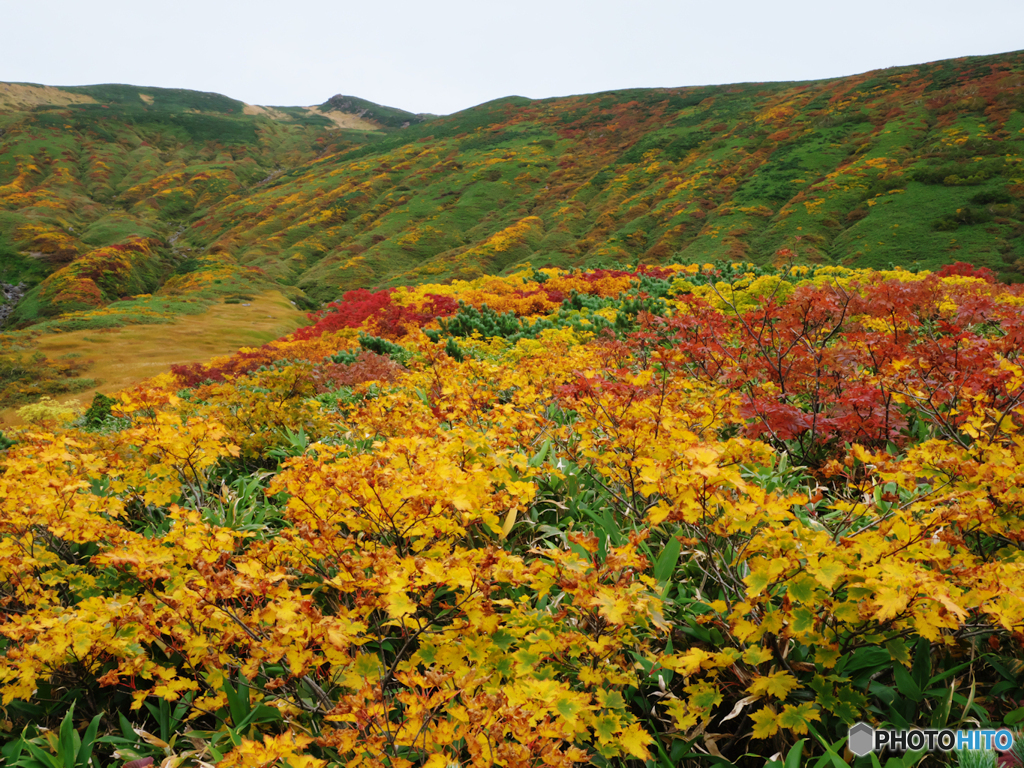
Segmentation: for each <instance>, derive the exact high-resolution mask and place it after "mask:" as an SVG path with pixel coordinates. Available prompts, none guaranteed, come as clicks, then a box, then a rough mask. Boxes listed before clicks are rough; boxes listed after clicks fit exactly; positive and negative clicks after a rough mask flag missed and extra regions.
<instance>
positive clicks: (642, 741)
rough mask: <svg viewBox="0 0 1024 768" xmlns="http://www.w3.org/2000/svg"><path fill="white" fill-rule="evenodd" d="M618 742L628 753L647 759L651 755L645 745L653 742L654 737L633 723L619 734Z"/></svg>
mask: <svg viewBox="0 0 1024 768" xmlns="http://www.w3.org/2000/svg"><path fill="white" fill-rule="evenodd" d="M619 742H620V743H621V744H622V746H623V747H625V749H626V751H627V752H628V753H629V754H631V755H633V756H634V757H636V758H639V759H640V760H647V759H649V758H650V756H651V753H650V750H648V749H647V745H648V744H651V743H653V742H654V739H653V738H651V735H650V734H649V733H647V731H645V730H644V729H643V728H641V727H640V725H639V724H638V723H633V724H632V725H631V726H629V727H628V728H626V729H625V730H624V731H623V732H622V733H621V734H620V735H619Z"/></svg>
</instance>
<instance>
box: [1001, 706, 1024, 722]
mask: <svg viewBox="0 0 1024 768" xmlns="http://www.w3.org/2000/svg"><path fill="white" fill-rule="evenodd" d="M1021 720H1024V707H1020V708H1019V709H1015V710H1013V711H1012V712H1010V713H1009V714H1008V715H1007V716H1006V717H1004V718H1003V722H1004V723H1005V724H1006V725H1016V724H1017V723H1019V722H1020V721H1021Z"/></svg>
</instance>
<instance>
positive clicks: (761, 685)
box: [747, 672, 800, 699]
mask: <svg viewBox="0 0 1024 768" xmlns="http://www.w3.org/2000/svg"><path fill="white" fill-rule="evenodd" d="M798 687H800V683H798V682H797V679H796V678H795V677H793V675H791V674H790V673H789V672H776V673H775V674H773V675H765V676H763V677H758V678H757V679H755V680H754V682H752V683H751V684H750V685H749V686H748V687H747V691H748V692H749V693H751V694H753V695H755V696H774V697H775V698H777V699H784V698H786V695H787V694H788V693H789V692H790V691H791V690H793V689H794V688H798Z"/></svg>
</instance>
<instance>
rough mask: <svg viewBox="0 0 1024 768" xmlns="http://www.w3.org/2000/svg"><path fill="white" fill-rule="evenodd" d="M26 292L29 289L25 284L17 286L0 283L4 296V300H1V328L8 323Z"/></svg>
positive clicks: (0, 290) (0, 289) (0, 291)
mask: <svg viewBox="0 0 1024 768" xmlns="http://www.w3.org/2000/svg"><path fill="white" fill-rule="evenodd" d="M26 290H28V289H27V287H26V286H25V284H24V283H18V284H17V285H11V284H10V283H0V293H2V294H3V296H2V298H0V326H2V325H3V324H4V323H6V322H7V317H8V315H10V314H11V312H13V311H14V308H15V307H16V306H17V305H18V302H19V301H21V298H22V297H23V296H24V295H25V291H26Z"/></svg>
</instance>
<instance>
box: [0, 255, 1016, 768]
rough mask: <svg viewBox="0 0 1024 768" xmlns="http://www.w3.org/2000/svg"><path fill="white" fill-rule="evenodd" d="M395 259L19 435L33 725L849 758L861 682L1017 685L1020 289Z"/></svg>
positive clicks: (985, 721) (398, 757)
mask: <svg viewBox="0 0 1024 768" xmlns="http://www.w3.org/2000/svg"><path fill="white" fill-rule="evenodd" d="M538 291H543V296H544V297H545V299H544V302H541V303H538V302H537V301H535V300H534V297H537V296H540V295H541V294H540V293H538ZM553 291H558V292H559V293H560V295H561V296H562V297H563V298H562V299H561V303H560V304H558V303H554V302H553V301H552V298H551V297H552V296H556V294H554V293H552V292H553ZM379 296H380V295H379V294H378V295H363V294H352V295H350V296H349V300H351V301H353V302H356V303H357V304H358V306H357V307H355V308H354V309H353V308H346V307H345V306H344V303H342V304H341V305H339V308H338V312H339V313H340V314H341V319H340V320H338V322H337V323H335V322H334V321H333V320H332V319H331V317H330V316H329V315H324V316H321V317H320V318H319V319H318V326H319V327H320V328H321V330H322V332H318V333H315V334H313V333H308V332H307V333H299V334H296V336H295V337H293V338H291V339H284V340H281V341H278V342H275V343H272V344H270V345H267V346H266V347H264V348H261V349H260V350H244V351H243V352H242V353H240V355H239V356H238V357H237V358H236V359H235V360H233V361H232V360H227V361H215V362H214V363H213V364H211V365H210V366H208V367H206V368H205V369H189V370H188V371H181V372H179V373H178V376H179V378H177V379H175V378H173V377H166V379H165V380H156V381H154V382H151V383H150V384H149V385H147V386H144V387H140V388H137V389H136V390H133V391H130V392H125V393H122V394H121V395H120V396H119V397H118V398H117V402H116V403H115V404H113V405H111V406H110V419H108V420H107V421H106V422H105V423H108V424H110V425H113V426H111V428H108V429H104V430H100V431H79V430H73V429H68V430H64V431H57V432H32V431H25V432H23V433H22V434H20V435H19V436H18V439H19V442H18V443H16V444H15V445H13V446H11V447H10V448H8V450H7V451H6V453H5V454H4V458H3V474H2V475H0V497H2V498H3V499H4V502H3V512H2V517H0V536H2V538H0V575H2V577H3V578H2V582H0V583H2V584H3V586H0V600H2V601H3V610H4V614H3V624H2V625H0V633H2V637H3V640H2V641H0V643H2V645H0V648H2V650H3V657H2V659H0V691H2V699H0V703H2V706H3V707H4V709H5V712H6V722H7V728H8V733H9V737H8V738H9V739H10V740H11V745H13V746H12V747H11V750H10V751H9V754H11V755H13V754H14V749H15V747H17V748H18V749H22V748H24V750H27V749H28V746H27V745H28V744H30V743H31V744H33V745H34V746H35V747H36V748H37V749H43V750H46V749H47V748H48V747H47V744H49V742H47V741H46V739H45V735H44V734H40V733H38V732H37V731H35V730H33V725H31V724H35V725H36V726H38V725H48V726H49V727H51V728H58V727H59V726H60V724H61V721H62V719H63V718H64V717H65V715H66V713H67V712H69V711H70V708H71V705H72V704H74V706H75V712H74V719H75V720H80V721H81V723H80V724H81V725H82V727H84V726H85V724H86V723H88V722H90V721H92V720H94V719H95V718H96V717H97V716H98V717H99V719H98V720H95V722H96V723H97V724H96V726H95V734H98V735H97V736H96V739H97V742H96V749H97V750H98V752H99V753H101V754H102V758H101V761H103V762H109V757H108V756H109V755H110V754H111V752H110V750H112V749H113V748H114V747H116V748H117V749H118V750H119V754H120V755H122V756H123V757H124V758H125V759H128V758H143V757H153V758H154V759H156V761H157V762H159V761H160V760H163V759H165V758H168V757H172V758H176V759H177V758H180V760H181V761H182V764H199V761H206V762H218V761H219V762H221V763H223V764H224V765H239V766H247V765H252V766H255V765H268V764H280V765H286V764H287V765H293V766H298V765H310V766H314V765H317V766H319V765H327V764H331V765H351V766H363V765H365V766H377V765H389V766H411V765H425V766H431V768H433V766H439V767H440V766H446V765H450V764H459V765H480V766H484V765H495V764H497V765H508V766H527V765H530V766H532V765H573V764H578V763H582V762H586V761H588V760H589V761H592V762H594V763H595V764H599V765H606V764H617V765H627V764H628V765H640V764H641V763H646V762H648V761H652V764H658V765H664V766H670V765H681V764H688V763H690V764H694V765H698V764H699V765H712V764H714V765H727V764H735V765H752V766H754V765H756V766H762V765H764V764H765V760H766V759H767V758H769V757H771V756H772V755H776V754H780V755H788V754H795V755H799V754H800V753H801V751H802V752H803V755H804V757H805V759H807V760H811V761H812V763H811V764H815V762H817V763H819V764H822V765H826V764H831V765H835V764H842V762H843V761H842V759H841V756H842V755H843V745H844V739H845V735H846V728H847V725H848V724H850V723H852V722H855V721H857V720H866V721H870V722H875V723H879V724H881V723H887V724H891V725H893V726H895V727H905V726H908V725H918V726H921V727H944V726H950V727H954V726H957V725H964V727H970V726H968V725H966V724H970V725H973V724H974V723H978V724H980V725H981V726H982V727H988V726H989V725H992V724H1001V723H1004V722H1005V723H1013V722H1015V721H1016V720H1019V719H1021V717H1020V716H1021V715H1022V714H1024V713H1022V712H1021V710H1020V704H1021V701H1020V700H1021V699H1022V698H1024V695H1022V693H1021V687H1020V682H1021V670H1022V669H1024V648H1022V641H1024V600H1022V599H1021V595H1022V594H1024V569H1022V568H1021V564H1022V553H1021V542H1022V541H1024V530H1022V527H1024V524H1022V522H1021V517H1020V509H1021V506H1020V505H1021V495H1020V490H1019V488H1020V487H1022V485H1024V483H1022V480H1024V441H1022V439H1021V435H1020V429H1021V426H1022V418H1021V417H1022V409H1021V406H1020V401H1021V399H1022V397H1024V368H1022V366H1021V362H1020V350H1021V344H1022V340H1024V336H1022V334H1021V321H1020V305H1021V303H1022V302H1024V299H1022V297H1021V296H1020V295H1019V293H1018V292H1017V291H1016V290H1015V289H1010V288H1008V287H1006V286H1000V285H997V284H994V283H991V282H989V281H987V280H986V279H984V277H981V278H979V277H975V276H972V275H969V274H953V275H950V276H948V277H940V276H937V275H927V274H921V275H911V274H909V273H905V272H890V273H875V272H866V271H858V272H851V271H848V270H842V269H825V270H818V271H811V270H808V269H807V268H793V269H790V270H784V271H782V272H779V273H773V274H770V275H757V274H754V273H753V272H746V271H745V270H744V268H743V267H740V268H736V267H731V268H727V269H726V268H713V267H710V265H709V266H707V267H705V268H701V269H698V268H696V267H681V266H680V267H673V268H670V269H664V270H661V271H659V273H657V274H652V273H644V272H635V273H632V272H614V271H602V272H600V273H584V274H568V273H562V272H558V271H555V270H549V271H544V272H542V273H535V274H523V275H517V276H513V277H509V278H486V279H481V280H479V281H475V282H473V283H456V284H454V285H451V286H425V287H422V288H417V289H398V290H396V291H394V292H392V293H390V294H387V295H386V299H387V300H386V301H384V300H381V299H380V298H379ZM442 299H444V301H442ZM459 300H461V301H462V302H464V304H463V307H462V308H460V309H458V310H456V309H455V308H456V307H459V305H458V301H459ZM545 302H547V303H545ZM484 305H487V307H488V310H487V311H485V310H484V309H483V307H484ZM470 306H471V307H475V308H476V309H477V310H479V311H477V312H476V313H474V312H470V311H469V310H468V309H466V308H467V307H470ZM394 307H401V308H405V309H404V310H403V312H402V313H401V314H402V316H403V317H412V316H414V315H415V314H417V313H418V314H421V315H423V316H424V317H436V318H440V320H428V319H421V320H420V321H419V322H421V324H422V325H421V326H419V327H412V328H410V327H407V326H405V325H402V326H401V327H398V326H395V325H393V326H392V328H393V330H392V331H391V332H390V333H389V331H388V330H387V328H388V325H387V323H383V322H381V318H382V317H385V318H386V317H390V318H392V319H394V316H395V313H394V309H393V308H394ZM438 307H443V308H445V309H444V312H438V311H436V310H437V308H438ZM385 313H386V315H385ZM431 313H433V314H431ZM494 313H497V315H495V314H494ZM503 314H504V315H506V317H507V318H511V319H506V320H498V319H495V318H496V317H500V316H501V315H503ZM356 318H361V319H358V321H357V320H356ZM513 321H514V322H513ZM473 322H478V323H491V324H494V325H495V327H497V328H499V329H505V330H507V331H508V333H507V335H506V336H505V337H503V336H502V335H498V336H492V337H491V338H484V337H483V335H482V334H480V333H478V332H474V330H473V328H472V327H471V326H472V323H473ZM332 329H333V330H332ZM421 330H422V331H425V332H421ZM371 349H372V351H370V350H371ZM257 363H258V365H257ZM214 373H215V374H216V375H207V374H214ZM179 387H187V388H186V389H179ZM115 427H116V428H115ZM67 722H68V723H69V724H68V725H67V726H66V728H68V729H70V728H72V726H73V725H74V723H73V722H72V720H70V719H69V720H68V721H67ZM137 729H141V731H142V732H144V735H140V731H139V730H137ZM69 733H70V731H69ZM69 738H70V736H69ZM83 743H84V742H83ZM51 746H52V745H51ZM54 749H56V747H54ZM104 750H106V751H104ZM794 750H795V751H794ZM19 754H21V753H19ZM25 754H28V752H25ZM19 759H20V758H19ZM780 759H781V758H780ZM837 761H838V763H837ZM862 762H863V764H864V765H870V764H871V763H870V761H862ZM905 764H907V765H909V764H912V760H910V761H908V762H906V763H905Z"/></svg>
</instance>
